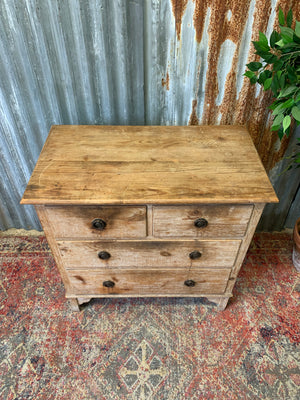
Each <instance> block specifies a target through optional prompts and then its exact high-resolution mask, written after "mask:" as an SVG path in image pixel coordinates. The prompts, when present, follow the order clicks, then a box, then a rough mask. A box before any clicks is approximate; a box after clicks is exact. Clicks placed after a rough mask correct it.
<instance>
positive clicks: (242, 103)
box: [162, 0, 300, 170]
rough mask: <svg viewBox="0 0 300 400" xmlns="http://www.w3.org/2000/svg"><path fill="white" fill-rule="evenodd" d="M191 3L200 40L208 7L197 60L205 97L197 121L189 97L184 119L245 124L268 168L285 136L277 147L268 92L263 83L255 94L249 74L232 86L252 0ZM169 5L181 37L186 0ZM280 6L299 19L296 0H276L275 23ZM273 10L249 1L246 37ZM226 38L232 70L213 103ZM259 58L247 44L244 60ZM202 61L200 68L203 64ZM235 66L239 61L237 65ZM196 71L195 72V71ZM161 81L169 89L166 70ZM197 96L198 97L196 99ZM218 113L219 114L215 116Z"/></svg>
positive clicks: (266, 1) (267, 0) (261, 0)
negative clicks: (202, 52) (202, 51)
mask: <svg viewBox="0 0 300 400" xmlns="http://www.w3.org/2000/svg"><path fill="white" fill-rule="evenodd" d="M189 1H192V2H193V3H194V14H193V26H194V29H195V40H196V42H197V43H200V42H201V40H202V38H203V31H204V24H205V20H206V17H207V14H208V12H209V14H210V20H209V25H208V32H207V33H208V38H209V39H208V47H209V51H208V57H207V60H203V61H201V65H202V66H203V62H205V63H207V73H206V76H207V79H206V82H205V90H204V93H205V98H204V106H203V113H202V116H201V121H200V120H199V117H198V116H197V113H196V109H197V99H194V100H193V101H192V112H191V114H190V118H189V122H188V123H189V125H198V124H200V123H201V124H218V123H221V124H241V125H247V127H248V129H249V132H250V134H251V137H252V139H253V142H254V144H255V146H256V148H257V150H258V153H259V155H260V157H261V159H262V162H263V164H264V166H265V168H266V169H267V170H270V169H271V168H272V167H273V166H274V165H275V164H276V162H278V161H279V160H280V158H281V157H282V155H283V154H284V152H285V150H286V147H287V144H288V141H289V139H288V138H284V140H283V141H282V142H281V145H280V148H279V150H278V149H276V146H278V142H277V136H276V133H272V132H271V131H270V127H271V121H270V118H269V114H270V111H269V109H268V106H269V105H270V104H271V102H272V94H271V93H270V92H264V91H263V89H261V90H260V92H259V93H258V94H257V88H256V87H255V86H252V85H250V82H249V79H246V78H244V79H243V83H242V87H241V88H240V89H239V92H237V73H238V72H240V71H238V66H239V60H240V56H241V53H242V52H243V51H244V49H243V48H242V46H243V45H242V38H243V34H244V31H245V29H246V25H247V21H248V18H249V10H250V6H251V0H224V1H222V2H221V1H219V0H189ZM171 3H172V10H173V14H174V17H175V24H176V35H177V39H178V40H180V36H181V30H182V19H183V15H184V12H185V10H186V7H187V4H188V0H171ZM279 7H281V8H282V9H283V11H284V13H285V14H286V13H287V11H288V10H289V8H292V9H293V14H294V16H295V17H296V18H297V19H298V20H299V15H300V2H299V0H278V1H277V4H276V9H275V13H276V18H275V21H274V27H278V18H277V15H278V11H279ZM271 10H272V0H256V1H255V4H254V13H253V23H252V26H251V28H250V29H251V31H250V35H251V38H247V39H248V40H249V41H250V40H251V41H253V40H257V39H258V36H259V31H262V32H266V30H267V27H268V23H269V18H270V15H271ZM226 40H230V41H231V42H232V43H234V45H235V52H234V54H233V55H232V64H231V70H230V71H229V72H228V73H227V76H226V77H222V80H224V81H225V79H226V81H225V87H224V88H223V89H224V94H223V97H222V103H221V104H220V105H217V104H216V99H217V98H218V94H219V92H220V88H219V87H218V85H219V83H218V82H220V76H219V77H218V73H219V74H220V71H218V64H219V58H220V52H221V48H222V44H223V43H224V42H225V41H226ZM254 60H257V61H258V60H259V57H258V56H255V49H254V46H253V45H252V44H251V45H250V48H249V51H248V54H247V59H246V60H245V64H246V63H249V62H250V61H254ZM202 66H201V68H203V67H202ZM239 68H240V67H239ZM199 76H200V74H199ZM218 78H219V81H218ZM162 85H163V86H165V87H166V88H167V90H168V89H169V76H168V74H167V76H166V78H165V79H162ZM198 101H199V99H198ZM219 116H220V118H219Z"/></svg>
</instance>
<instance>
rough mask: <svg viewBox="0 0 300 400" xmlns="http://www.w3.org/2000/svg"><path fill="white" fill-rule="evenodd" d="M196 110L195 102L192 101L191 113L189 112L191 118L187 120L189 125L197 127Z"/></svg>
mask: <svg viewBox="0 0 300 400" xmlns="http://www.w3.org/2000/svg"><path fill="white" fill-rule="evenodd" d="M196 108H197V100H193V102H192V112H191V116H190V119H189V125H199V119H198V117H197V112H196Z"/></svg>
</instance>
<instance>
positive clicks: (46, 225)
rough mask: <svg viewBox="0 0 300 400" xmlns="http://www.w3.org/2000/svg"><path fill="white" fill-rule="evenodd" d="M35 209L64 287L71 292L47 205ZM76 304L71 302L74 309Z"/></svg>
mask: <svg viewBox="0 0 300 400" xmlns="http://www.w3.org/2000/svg"><path fill="white" fill-rule="evenodd" d="M35 210H36V212H37V215H38V217H39V220H40V222H41V225H42V227H43V230H44V233H45V235H46V238H47V241H48V243H49V246H50V248H51V252H52V255H53V257H54V260H55V263H56V266H57V268H58V270H59V273H60V276H61V278H62V281H63V284H64V288H65V290H66V292H70V291H71V284H70V280H69V276H68V274H67V272H66V270H65V267H64V264H63V261H62V258H61V255H60V251H59V250H58V247H57V242H56V240H55V237H54V234H53V232H52V230H51V227H50V224H49V221H48V218H47V213H46V212H45V207H44V206H35ZM74 304H75V303H74V302H73V303H72V304H71V306H72V309H74V307H75V305H74Z"/></svg>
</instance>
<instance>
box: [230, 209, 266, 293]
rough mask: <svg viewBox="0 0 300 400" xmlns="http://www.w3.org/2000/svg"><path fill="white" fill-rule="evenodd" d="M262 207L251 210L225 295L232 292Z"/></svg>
mask: <svg viewBox="0 0 300 400" xmlns="http://www.w3.org/2000/svg"><path fill="white" fill-rule="evenodd" d="M264 206H265V205H264V204H255V205H254V209H253V213H252V216H251V220H250V222H249V226H248V230H247V232H246V235H245V237H244V240H243V242H242V244H241V247H240V250H239V252H238V254H237V258H236V261H235V264H234V267H233V269H232V271H231V274H230V279H229V281H228V285H227V288H226V292H227V293H231V291H232V289H233V287H234V285H235V282H236V278H237V276H238V273H239V271H240V269H241V266H242V263H243V261H244V259H245V256H246V253H247V251H248V248H249V246H250V243H251V240H252V237H253V235H254V232H255V229H256V226H257V224H258V222H259V220H260V217H261V214H262V212H263V209H264Z"/></svg>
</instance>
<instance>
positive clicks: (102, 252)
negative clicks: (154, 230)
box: [58, 240, 241, 269]
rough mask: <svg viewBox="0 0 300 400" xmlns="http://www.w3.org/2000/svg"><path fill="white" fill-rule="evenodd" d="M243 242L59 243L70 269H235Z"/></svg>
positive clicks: (67, 267) (65, 263) (63, 257)
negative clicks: (235, 262)
mask: <svg viewBox="0 0 300 400" xmlns="http://www.w3.org/2000/svg"><path fill="white" fill-rule="evenodd" d="M240 243H241V241H239V240H219V241H213V240H193V241H191V240H189V241H147V240H144V241H138V242H136V241H120V242H111V241H103V242H102V241H86V242H79V241H78V242H77V241H59V242H58V247H59V249H60V253H61V256H62V260H63V262H64V265H65V268H66V269H74V268H84V267H85V266H88V267H89V268H95V269H98V268H127V267H130V268H132V267H143V268H147V267H154V268H160V267H170V268H198V267H205V268H207V267H209V268H215V267H223V268H231V267H232V266H233V264H234V261H235V258H236V254H237V252H238V249H239V246H240Z"/></svg>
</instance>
